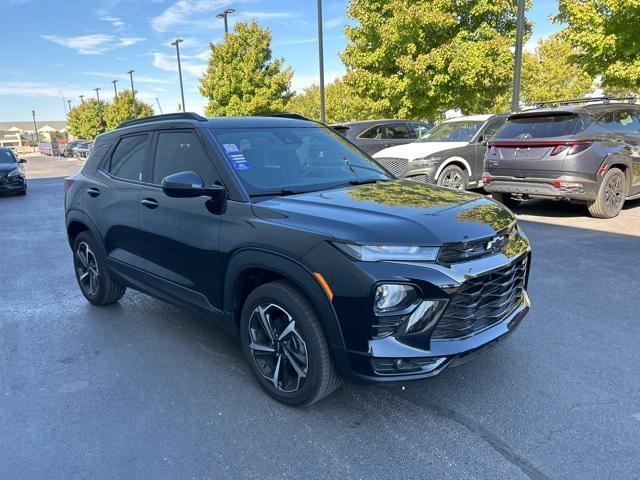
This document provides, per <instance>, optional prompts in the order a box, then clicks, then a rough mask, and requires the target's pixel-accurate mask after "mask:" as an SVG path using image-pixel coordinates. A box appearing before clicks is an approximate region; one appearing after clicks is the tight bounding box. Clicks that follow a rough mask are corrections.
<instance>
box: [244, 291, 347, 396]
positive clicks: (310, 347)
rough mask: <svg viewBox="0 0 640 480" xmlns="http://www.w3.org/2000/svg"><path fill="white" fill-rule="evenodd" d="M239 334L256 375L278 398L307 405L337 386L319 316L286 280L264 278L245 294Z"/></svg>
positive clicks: (264, 386) (267, 390) (264, 387)
mask: <svg viewBox="0 0 640 480" xmlns="http://www.w3.org/2000/svg"><path fill="white" fill-rule="evenodd" d="M240 338H241V343H242V351H243V353H244V356H245V358H246V360H247V362H248V363H249V367H250V368H251V371H252V373H253V375H254V376H255V378H256V380H257V381H258V383H259V384H260V386H261V387H262V388H263V389H264V390H265V391H266V392H267V393H268V394H269V395H271V396H272V397H273V398H275V399H276V400H278V401H279V402H282V403H285V404H287V405H292V406H306V405H311V404H312V403H315V402H317V401H319V400H321V399H322V398H324V397H326V396H327V395H329V394H330V393H331V392H333V391H334V390H335V389H336V388H337V387H338V386H339V385H340V377H339V376H338V374H337V373H336V370H335V367H334V365H333V361H332V360H331V355H330V352H329V345H328V344H327V340H326V338H325V335H324V332H323V330H322V326H321V324H320V320H319V319H318V316H317V314H316V312H315V311H314V309H313V308H312V307H311V304H310V303H309V301H308V300H307V298H306V297H305V296H304V295H303V294H302V293H300V291H299V290H298V289H297V288H296V287H295V286H294V285H293V284H292V283H291V282H289V281H286V280H277V281H275V282H271V283H267V284H265V285H261V286H260V287H258V288H256V289H255V290H254V291H253V292H251V293H250V294H249V296H248V297H247V300H246V301H245V303H244V306H243V308H242V313H241V319H240Z"/></svg>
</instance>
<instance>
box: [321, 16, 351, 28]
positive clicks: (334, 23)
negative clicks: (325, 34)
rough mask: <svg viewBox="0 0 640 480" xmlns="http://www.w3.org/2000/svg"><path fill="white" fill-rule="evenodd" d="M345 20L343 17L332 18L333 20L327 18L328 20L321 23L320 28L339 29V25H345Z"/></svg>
mask: <svg viewBox="0 0 640 480" xmlns="http://www.w3.org/2000/svg"><path fill="white" fill-rule="evenodd" d="M345 20H346V19H345V17H344V15H340V16H338V17H333V18H329V19H328V20H325V21H324V22H322V26H323V27H324V28H326V29H327V30H331V29H332V28H336V27H339V26H340V25H342V24H343V23H345Z"/></svg>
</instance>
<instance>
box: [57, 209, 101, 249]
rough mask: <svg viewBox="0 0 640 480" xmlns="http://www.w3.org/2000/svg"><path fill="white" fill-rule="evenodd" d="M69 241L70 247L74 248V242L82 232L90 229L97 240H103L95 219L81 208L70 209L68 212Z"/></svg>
mask: <svg viewBox="0 0 640 480" xmlns="http://www.w3.org/2000/svg"><path fill="white" fill-rule="evenodd" d="M66 224H67V241H68V242H69V247H71V248H73V242H74V241H75V239H76V237H77V236H78V234H80V232H84V231H87V230H88V231H89V232H91V234H92V235H93V236H94V237H96V239H97V240H102V237H101V236H100V233H99V231H98V229H97V228H96V226H95V224H94V223H93V221H92V220H91V219H90V218H89V217H88V216H87V215H85V214H84V213H83V212H81V211H80V210H70V211H69V212H67V218H66Z"/></svg>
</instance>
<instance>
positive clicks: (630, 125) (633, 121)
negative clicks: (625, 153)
mask: <svg viewBox="0 0 640 480" xmlns="http://www.w3.org/2000/svg"><path fill="white" fill-rule="evenodd" d="M617 114H618V115H617V116H618V123H619V124H620V129H621V130H622V131H623V132H625V133H630V134H632V135H638V133H640V131H639V130H640V118H639V116H638V112H636V111H634V110H618V112H617Z"/></svg>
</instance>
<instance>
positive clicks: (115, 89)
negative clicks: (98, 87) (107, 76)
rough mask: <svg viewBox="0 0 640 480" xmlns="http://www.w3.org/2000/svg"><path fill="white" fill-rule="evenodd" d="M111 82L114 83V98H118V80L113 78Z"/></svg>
mask: <svg viewBox="0 0 640 480" xmlns="http://www.w3.org/2000/svg"><path fill="white" fill-rule="evenodd" d="M111 83H113V98H116V97H117V96H118V87H116V83H118V80H111Z"/></svg>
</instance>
